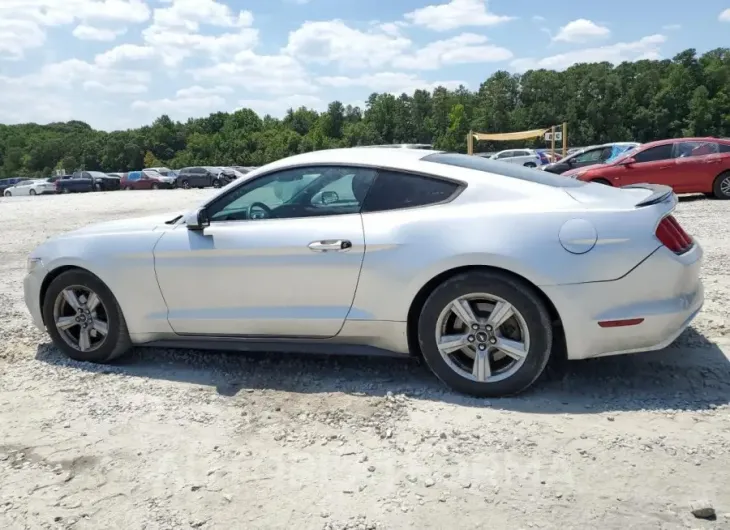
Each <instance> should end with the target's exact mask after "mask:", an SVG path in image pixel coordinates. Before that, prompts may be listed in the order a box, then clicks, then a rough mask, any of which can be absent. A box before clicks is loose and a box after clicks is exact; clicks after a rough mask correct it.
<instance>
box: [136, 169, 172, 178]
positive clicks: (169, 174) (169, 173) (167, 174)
mask: <svg viewBox="0 0 730 530" xmlns="http://www.w3.org/2000/svg"><path fill="white" fill-rule="evenodd" d="M142 171H156V172H157V173H159V174H160V175H162V176H163V177H175V172H174V171H173V170H172V169H170V168H169V167H146V168H144V169H143V170H142Z"/></svg>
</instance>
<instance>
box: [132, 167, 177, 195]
mask: <svg viewBox="0 0 730 530" xmlns="http://www.w3.org/2000/svg"><path fill="white" fill-rule="evenodd" d="M174 183H175V179H174V178H172V177H164V176H162V175H160V174H159V173H158V172H157V171H152V170H149V169H144V170H142V171H130V172H129V173H125V174H124V175H122V180H121V182H120V185H121V186H120V187H121V189H123V190H158V189H161V188H172V187H173V185H174Z"/></svg>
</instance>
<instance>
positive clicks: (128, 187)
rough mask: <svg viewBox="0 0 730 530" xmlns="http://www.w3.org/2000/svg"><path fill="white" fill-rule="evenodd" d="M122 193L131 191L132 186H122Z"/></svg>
mask: <svg viewBox="0 0 730 530" xmlns="http://www.w3.org/2000/svg"><path fill="white" fill-rule="evenodd" d="M124 191H132V186H124Z"/></svg>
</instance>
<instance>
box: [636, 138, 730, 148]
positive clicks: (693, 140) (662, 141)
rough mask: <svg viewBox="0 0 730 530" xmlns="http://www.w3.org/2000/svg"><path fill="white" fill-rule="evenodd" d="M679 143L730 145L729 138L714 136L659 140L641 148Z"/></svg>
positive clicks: (642, 145)
mask: <svg viewBox="0 0 730 530" xmlns="http://www.w3.org/2000/svg"><path fill="white" fill-rule="evenodd" d="M679 142H717V143H725V144H726V143H730V141H729V140H728V139H727V138H713V137H712V136H697V137H687V138H669V139H667V140H657V141H655V142H648V143H645V144H641V147H642V148H644V149H647V148H650V147H659V146H660V145H667V144H676V143H679Z"/></svg>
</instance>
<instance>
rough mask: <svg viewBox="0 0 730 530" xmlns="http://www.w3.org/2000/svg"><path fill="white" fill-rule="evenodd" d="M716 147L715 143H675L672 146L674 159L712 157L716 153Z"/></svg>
mask: <svg viewBox="0 0 730 530" xmlns="http://www.w3.org/2000/svg"><path fill="white" fill-rule="evenodd" d="M718 147H719V146H718V144H716V143H715V142H677V143H676V144H674V157H675V158H687V157H692V156H705V155H712V154H715V153H717V152H718Z"/></svg>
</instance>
